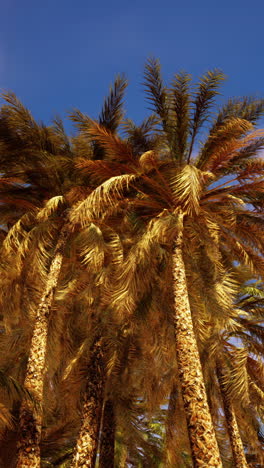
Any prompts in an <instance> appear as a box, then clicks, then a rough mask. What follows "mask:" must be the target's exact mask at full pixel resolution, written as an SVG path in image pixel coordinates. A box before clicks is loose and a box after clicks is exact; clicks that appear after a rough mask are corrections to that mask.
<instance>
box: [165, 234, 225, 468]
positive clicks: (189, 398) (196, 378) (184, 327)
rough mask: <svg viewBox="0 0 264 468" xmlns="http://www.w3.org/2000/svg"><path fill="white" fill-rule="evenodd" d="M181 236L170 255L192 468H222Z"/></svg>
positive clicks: (177, 339) (178, 357)
mask: <svg viewBox="0 0 264 468" xmlns="http://www.w3.org/2000/svg"><path fill="white" fill-rule="evenodd" d="M182 235H183V234H182V231H181V232H180V233H179V234H178V238H177V240H176V242H175V245H174V251H173V279H174V282H173V289H174V300H175V316H174V327H175V339H176V354H177V362H178V371H179V379H180V383H181V389H182V398H183V404H184V409H185V413H186V420H187V426H188V433H189V438H190V445H191V450H192V457H193V464H194V467H195V468H198V467H203V468H204V467H218V468H219V467H222V462H221V458H220V453H219V448H218V445H217V441H216V436H215V431H214V427H213V423H212V418H211V414H210V411H209V407H208V403H207V396H206V391H205V385H204V380H203V373H202V367H201V362H200V357H199V352H198V347H197V342H196V338H195V334H194V330H193V323H192V315H191V310H190V303H189V297H188V290H187V285H186V275H185V266H184V261H183V257H182Z"/></svg>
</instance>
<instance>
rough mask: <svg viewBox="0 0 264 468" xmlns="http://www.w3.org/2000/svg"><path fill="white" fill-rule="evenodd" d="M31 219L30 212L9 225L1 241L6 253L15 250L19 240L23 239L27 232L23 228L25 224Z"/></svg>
mask: <svg viewBox="0 0 264 468" xmlns="http://www.w3.org/2000/svg"><path fill="white" fill-rule="evenodd" d="M30 221H32V214H28V213H27V214H25V215H23V216H21V218H20V219H19V220H18V221H17V222H16V223H15V224H14V225H13V226H12V227H11V229H10V230H9V232H8V234H7V236H6V237H5V239H4V242H3V248H4V249H5V250H6V252H7V253H10V252H12V251H13V250H17V249H18V248H19V247H20V245H21V242H22V241H23V240H25V238H26V237H27V235H28V232H27V231H26V230H25V227H26V226H27V224H28V223H29V222H30Z"/></svg>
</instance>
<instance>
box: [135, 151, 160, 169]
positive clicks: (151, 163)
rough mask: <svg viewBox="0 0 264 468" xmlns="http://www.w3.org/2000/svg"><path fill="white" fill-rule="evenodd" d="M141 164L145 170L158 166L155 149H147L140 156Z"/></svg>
mask: <svg viewBox="0 0 264 468" xmlns="http://www.w3.org/2000/svg"><path fill="white" fill-rule="evenodd" d="M139 164H140V166H141V167H142V168H143V169H144V170H145V171H149V170H151V169H153V168H156V167H157V166H158V157H157V154H156V153H155V151H146V152H145V153H143V154H142V155H141V156H140V158H139Z"/></svg>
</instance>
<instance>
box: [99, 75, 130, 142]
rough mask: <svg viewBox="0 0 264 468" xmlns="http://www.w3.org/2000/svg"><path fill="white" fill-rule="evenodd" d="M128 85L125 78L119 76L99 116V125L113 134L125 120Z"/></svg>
mask: <svg viewBox="0 0 264 468" xmlns="http://www.w3.org/2000/svg"><path fill="white" fill-rule="evenodd" d="M127 85H128V82H127V79H126V78H125V76H122V75H118V76H117V77H116V79H115V81H114V85H113V87H112V86H111V87H110V92H109V96H108V97H107V98H106V99H105V102H104V106H103V109H102V111H101V113H100V115H99V124H100V125H102V126H103V127H104V128H106V129H107V130H109V131H111V132H113V133H114V132H115V131H116V130H117V127H118V126H119V125H120V123H121V120H122V118H123V110H122V106H123V98H124V92H125V90H126V87H127Z"/></svg>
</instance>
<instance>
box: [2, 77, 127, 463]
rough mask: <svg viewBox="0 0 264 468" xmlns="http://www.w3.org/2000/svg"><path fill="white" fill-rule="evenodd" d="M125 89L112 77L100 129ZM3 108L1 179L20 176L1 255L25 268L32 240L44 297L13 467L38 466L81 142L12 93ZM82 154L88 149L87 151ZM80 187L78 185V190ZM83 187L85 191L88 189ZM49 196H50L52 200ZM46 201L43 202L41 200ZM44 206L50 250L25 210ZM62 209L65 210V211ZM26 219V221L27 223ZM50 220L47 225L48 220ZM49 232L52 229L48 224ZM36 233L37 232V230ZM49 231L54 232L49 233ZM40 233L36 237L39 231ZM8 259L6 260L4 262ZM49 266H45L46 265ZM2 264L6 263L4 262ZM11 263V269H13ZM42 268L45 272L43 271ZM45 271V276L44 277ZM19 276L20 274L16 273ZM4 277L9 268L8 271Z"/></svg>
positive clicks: (8, 200)
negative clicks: (15, 254)
mask: <svg viewBox="0 0 264 468" xmlns="http://www.w3.org/2000/svg"><path fill="white" fill-rule="evenodd" d="M125 88H126V80H125V79H124V78H123V77H117V79H116V81H115V84H114V87H113V89H112V88H111V89H110V95H109V97H108V98H107V99H106V101H105V104H104V107H103V111H102V114H101V116H100V122H101V124H102V125H105V127H106V128H109V129H111V130H112V131H113V130H114V129H115V126H116V125H117V122H118V120H119V119H120V116H121V114H122V111H121V106H122V97H123V93H124V90H125ZM5 98H6V101H7V102H8V105H6V106H3V108H2V109H1V116H0V120H1V122H0V123H1V125H0V127H1V128H0V133H1V135H0V138H1V144H2V146H1V149H2V152H1V167H2V170H3V172H4V174H5V175H8V177H10V174H13V176H14V174H15V175H16V176H17V174H19V175H20V176H22V177H21V180H20V185H18V187H17V185H16V184H13V185H12V186H11V188H10V187H7V189H6V190H5V191H4V192H3V193H2V195H3V200H2V201H4V205H3V206H2V207H1V208H2V211H3V213H2V218H3V216H6V224H8V226H9V225H10V222H11V225H12V224H14V222H15V221H16V220H17V219H19V218H21V215H23V213H24V218H25V219H24V224H23V223H21V219H19V221H18V222H17V224H15V226H14V228H13V229H11V232H10V233H9V235H8V236H7V238H6V242H5V246H4V252H5V254H6V255H7V256H8V255H9V254H10V255H11V257H12V251H16V250H17V248H19V251H20V252H19V253H20V255H19V261H20V262H18V263H20V265H19V267H21V268H22V269H25V267H24V265H25V254H26V252H27V251H28V249H29V248H32V241H33V244H34V242H35V247H36V248H37V249H36V252H37V256H36V258H34V257H33V259H32V260H33V261H35V263H36V265H37V266H38V267H39V269H38V268H36V270H37V271H36V273H37V274H39V275H40V276H41V277H42V279H43V277H45V279H44V293H43V294H42V296H41V295H40V296H39V297H38V300H39V301H40V302H39V305H38V306H37V307H36V312H35V315H36V320H35V327H34V332H33V336H32V345H31V349H30V356H29V360H28V367H27V373H26V380H25V385H26V387H28V388H30V389H31V390H32V391H33V392H34V395H35V398H36V400H37V403H38V408H35V409H34V408H33V407H32V406H31V407H29V405H28V404H27V403H26V402H25V403H24V405H22V409H21V418H20V424H21V440H20V444H19V445H20V448H19V457H18V466H24V464H25V463H29V465H30V466H39V463H40V453H39V443H40V434H41V420H42V409H41V407H42V399H43V376H44V370H45V356H46V343H47V333H48V324H49V316H50V311H51V307H52V304H53V300H54V293H55V290H56V288H57V284H58V279H59V275H60V273H61V267H62V262H63V256H64V254H63V252H64V249H65V245H66V243H67V240H68V238H69V237H70V236H71V229H70V227H69V226H68V224H67V214H65V213H66V211H67V208H68V206H70V205H71V204H73V203H75V202H76V201H77V200H78V197H80V199H81V198H82V196H83V193H84V194H87V188H86V187H85V185H87V177H86V180H83V179H82V178H81V177H80V175H77V174H76V172H75V171H74V167H73V166H72V163H73V161H74V157H75V154H77V152H78V151H79V150H80V149H82V148H83V146H84V145H83V142H82V141H81V138H78V137H76V138H75V139H74V141H73V144H71V142H70V141H69V140H68V138H67V136H66V134H65V132H64V130H63V127H62V124H61V122H60V121H59V120H57V121H56V122H55V125H54V126H53V127H52V128H47V127H45V126H43V125H38V124H37V123H36V122H35V121H34V119H33V118H32V116H31V114H30V113H29V111H28V110H27V109H26V108H25V107H24V106H23V105H22V104H21V103H20V102H19V101H18V100H17V98H16V97H15V96H14V95H13V94H11V93H10V94H8V95H6V96H5ZM87 150H88V151H87ZM85 151H86V155H87V154H90V155H91V154H92V155H94V154H95V153H98V152H100V155H99V154H97V157H98V158H99V159H100V158H101V157H102V150H101V149H97V148H96V144H94V145H92V144H90V143H89V145H87V144H86V146H85ZM82 185H83V187H82ZM89 190H90V189H89V187H88V191H89ZM52 195H55V196H53V197H52ZM47 199H48V201H46V200H47ZM44 201H46V203H45V204H44V208H43V210H42V211H41V210H40V211H39V212H38V214H37V221H38V223H39V224H40V225H41V224H43V227H44V230H45V223H46V224H47V226H48V225H49V223H50V224H51V226H52V223H53V224H54V223H55V226H57V227H58V229H59V231H58V230H56V228H55V234H57V235H58V237H57V242H55V247H54V246H53V245H52V244H51V238H49V236H50V235H51V233H50V232H48V231H47V236H46V240H45V242H46V245H44V244H43V242H42V240H43V239H41V243H40V244H39V245H38V244H37V242H38V241H37V238H36V237H34V235H35V232H34V231H36V230H37V231H38V227H36V228H35V227H34V223H33V219H32V216H31V217H30V211H31V212H36V209H37V210H38V209H40V208H41V207H42V206H43V202H44ZM10 204H11V206H12V205H13V206H15V207H16V210H17V211H16V212H15V216H14V215H13V217H12V219H11V217H10V206H9V205H10ZM65 210H66V211H65ZM28 218H29V219H28ZM50 218H51V221H50ZM52 227H53V228H54V225H53V226H52ZM40 230H41V228H40ZM53 231H54V229H53ZM41 234H42V233H41ZM10 262H11V263H12V259H9V263H10ZM49 262H50V265H48V264H49ZM7 263H8V262H7ZM18 263H17V266H18ZM45 270H46V271H45ZM47 270H48V274H46V273H47ZM20 271H21V272H22V270H20ZM9 273H10V270H9Z"/></svg>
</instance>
